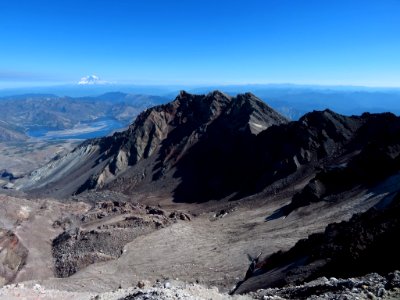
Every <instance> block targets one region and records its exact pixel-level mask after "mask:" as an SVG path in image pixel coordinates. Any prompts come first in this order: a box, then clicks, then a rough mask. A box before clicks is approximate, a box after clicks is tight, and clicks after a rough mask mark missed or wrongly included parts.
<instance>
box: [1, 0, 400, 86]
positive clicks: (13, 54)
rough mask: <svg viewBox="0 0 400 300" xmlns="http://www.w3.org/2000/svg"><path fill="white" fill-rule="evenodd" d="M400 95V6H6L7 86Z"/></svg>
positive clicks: (251, 1) (396, 1) (207, 2)
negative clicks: (216, 87) (300, 89)
mask: <svg viewBox="0 0 400 300" xmlns="http://www.w3.org/2000/svg"><path fill="white" fill-rule="evenodd" d="M90 74H96V75H98V76H100V77H101V78H102V79H104V80H107V81H112V82H119V83H124V82H125V83H126V82H130V83H152V84H228V83H240V84H246V83H300V84H303V83H308V84H334V85H335V84H345V85H347V84H348V85H369V86H400V0H373V1H370V0H363V1H358V0H347V1H341V0H316V1H314V0H304V1H302V0H291V1H290V0H264V1H262V0H260V1H256V0H243V1H235V0H229V1H225V0H172V1H167V0H158V1H152V0H141V1H134V0H131V1H127V0H125V1H124V0H113V1H112V0H108V1H105V0H96V1H88V0H87V1H85V0H79V1H76V0H68V1H67V0H66V1H58V0H51V1H47V0H43V1H42V0H35V1H33V0H29V1H28V0H26V1H20V0H1V1H0V87H6V86H14V85H29V84H54V83H57V84H59V83H71V82H77V81H79V79H80V77H82V76H84V75H90Z"/></svg>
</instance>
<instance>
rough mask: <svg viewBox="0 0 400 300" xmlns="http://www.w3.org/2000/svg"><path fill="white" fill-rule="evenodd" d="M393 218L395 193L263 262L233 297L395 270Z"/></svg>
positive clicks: (398, 211) (397, 205)
mask: <svg viewBox="0 0 400 300" xmlns="http://www.w3.org/2000/svg"><path fill="white" fill-rule="evenodd" d="M399 215H400V194H397V196H396V197H394V199H393V200H392V201H391V202H389V203H384V205H377V206H376V207H373V208H371V209H369V210H368V211H367V212H365V213H362V214H359V215H354V216H353V217H352V218H351V219H350V220H349V221H344V222H341V223H333V224H330V225H328V227H327V228H326V229H325V232H323V233H317V234H312V235H310V236H309V237H308V238H307V239H305V240H300V241H299V242H298V243H297V244H296V245H295V246H294V247H293V248H291V249H290V250H289V251H287V252H277V253H275V254H272V255H271V256H269V257H267V258H266V259H265V260H264V262H263V264H262V265H261V266H260V268H261V270H263V271H262V272H260V273H261V274H259V275H257V276H254V277H252V278H250V279H249V280H248V281H247V282H245V283H244V284H243V285H242V286H241V287H240V288H241V289H240V290H239V292H245V291H249V290H254V289H258V288H262V287H273V286H283V285H285V284H289V283H291V284H293V283H295V284H298V283H301V282H304V281H306V280H310V279H314V278H317V277H319V276H327V277H330V276H335V277H337V276H339V277H340V276H341V277H347V276H357V275H362V274H366V273H368V272H390V271H393V270H395V269H399V268H400V257H399V255H398V254H399V253H400V245H398V243H396V242H395V241H396V240H397V237H398V236H399V234H400V218H399ZM276 270H280V271H279V272H277V271H276ZM390 282H392V283H393V284H392V285H393V286H395V285H397V284H398V276H397V275H393V276H391V281H390ZM389 285H390V283H389Z"/></svg>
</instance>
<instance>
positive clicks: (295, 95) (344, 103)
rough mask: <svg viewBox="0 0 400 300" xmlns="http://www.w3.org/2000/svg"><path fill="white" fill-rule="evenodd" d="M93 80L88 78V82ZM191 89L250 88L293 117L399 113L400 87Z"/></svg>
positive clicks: (135, 89) (43, 90)
mask: <svg viewBox="0 0 400 300" xmlns="http://www.w3.org/2000/svg"><path fill="white" fill-rule="evenodd" d="M93 80H94V81H96V80H95V79H93V78H92V80H88V82H93ZM184 88H185V90H187V91H188V92H191V93H201V94H205V93H209V92H211V91H213V90H221V91H224V92H225V93H227V94H229V95H231V96H233V95H236V94H238V93H245V92H248V91H249V92H252V93H253V94H255V95H257V96H258V97H260V98H261V99H263V100H264V101H265V102H266V103H268V104H269V105H270V106H271V107H273V108H274V109H275V110H277V111H278V112H280V113H281V114H284V115H285V116H287V117H289V118H290V119H292V120H297V119H299V118H300V117H301V116H302V115H304V114H305V113H307V112H310V111H312V110H324V109H331V110H333V111H335V112H337V113H341V114H344V115H359V114H362V113H363V112H366V111H368V112H371V113H379V112H385V111H390V112H393V113H395V114H400V89H398V88H397V89H396V88H369V87H357V86H313V85H293V84H269V85H268V84H266V85H263V84H253V85H223V86H218V85H215V86H185V87H184ZM181 89H182V86H174V85H132V84H131V85H129V84H111V83H109V84H81V85H63V86H53V87H35V88H19V89H8V90H7V89H3V90H0V96H10V95H17V94H26V93H37V94H54V95H58V96H69V97H87V96H90V97H97V96H98V95H101V94H104V93H108V92H110V91H120V92H123V93H127V94H141V95H156V96H161V97H163V98H165V99H167V100H171V99H173V98H174V97H175V95H176V94H177V93H179V90H181Z"/></svg>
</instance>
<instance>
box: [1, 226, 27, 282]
mask: <svg viewBox="0 0 400 300" xmlns="http://www.w3.org/2000/svg"><path fill="white" fill-rule="evenodd" d="M27 256H28V250H27V249H26V248H25V247H24V245H22V244H21V243H20V241H19V240H18V237H17V236H16V235H15V234H14V233H12V232H11V231H9V230H4V229H0V286H2V285H5V284H7V283H10V282H11V281H12V280H13V279H14V278H15V276H16V275H17V273H18V272H19V270H21V268H22V267H23V265H24V263H25V261H26V258H27Z"/></svg>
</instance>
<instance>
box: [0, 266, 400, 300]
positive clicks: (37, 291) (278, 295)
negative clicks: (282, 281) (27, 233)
mask: <svg viewBox="0 0 400 300" xmlns="http://www.w3.org/2000/svg"><path fill="white" fill-rule="evenodd" d="M148 284H149V283H145V282H139V283H138V287H132V288H128V289H118V290H116V291H112V292H107V293H101V294H98V293H86V292H69V291H60V290H50V289H46V288H45V287H42V286H40V285H39V284H34V285H33V286H25V285H24V284H12V285H7V286H4V287H3V288H2V289H0V299H7V300H16V299H19V300H20V299H26V300H30V299H35V300H36V299H41V300H53V299H57V300H71V299H79V300H134V299H138V300H170V299H180V300H186V299H194V300H197V299H198V300H203V299H206V300H210V299H212V300H214V299H215V300H225V299H230V300H248V299H262V300H285V299H310V300H316V299H338V300H361V299H400V271H396V272H393V273H389V274H388V275H386V276H381V275H379V274H376V273H371V274H368V275H366V276H363V277H358V278H348V279H336V278H333V277H332V278H329V279H328V278H326V277H321V278H318V279H316V280H314V281H311V282H308V283H305V284H303V285H298V286H287V287H283V288H270V289H265V290H258V291H256V292H253V293H250V294H246V295H233V296H230V295H227V294H223V293H220V292H219V291H218V289H217V288H206V287H203V286H201V285H198V284H186V283H182V282H169V281H165V282H163V283H161V282H158V283H156V284H155V285H153V286H151V287H147V285H148Z"/></svg>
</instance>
